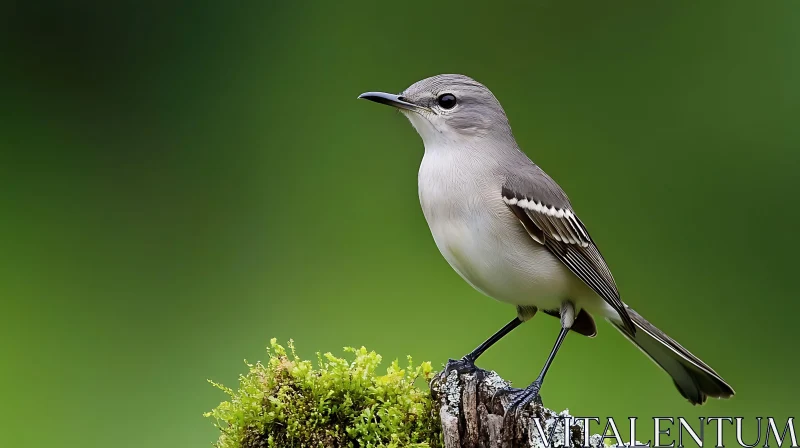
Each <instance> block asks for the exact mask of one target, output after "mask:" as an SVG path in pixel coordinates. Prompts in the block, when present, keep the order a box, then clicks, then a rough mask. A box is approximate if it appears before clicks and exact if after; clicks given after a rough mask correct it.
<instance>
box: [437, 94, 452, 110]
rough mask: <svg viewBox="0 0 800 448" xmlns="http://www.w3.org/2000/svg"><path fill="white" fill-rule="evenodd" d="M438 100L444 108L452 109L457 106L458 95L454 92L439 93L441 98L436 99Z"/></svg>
mask: <svg viewBox="0 0 800 448" xmlns="http://www.w3.org/2000/svg"><path fill="white" fill-rule="evenodd" d="M436 102H437V103H439V106H441V108H442V109H452V108H454V107H456V97H455V95H453V94H452V93H444V94H441V95H439V98H437V99H436Z"/></svg>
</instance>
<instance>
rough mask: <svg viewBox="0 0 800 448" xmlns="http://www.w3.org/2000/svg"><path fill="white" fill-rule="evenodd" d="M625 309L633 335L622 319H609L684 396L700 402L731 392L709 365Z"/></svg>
mask: <svg viewBox="0 0 800 448" xmlns="http://www.w3.org/2000/svg"><path fill="white" fill-rule="evenodd" d="M627 311H628V315H629V316H630V317H631V319H632V320H633V323H634V325H635V326H636V329H637V331H636V334H635V335H631V334H630V332H629V331H628V330H627V329H626V328H625V326H624V325H623V324H622V322H615V321H611V323H612V324H614V326H615V327H617V329H618V330H619V331H620V332H621V333H622V334H623V335H625V337H626V338H628V339H629V340H630V341H631V342H633V343H634V344H636V346H638V347H639V348H640V349H641V350H642V351H643V352H644V353H645V354H646V355H647V356H649V357H650V359H652V360H653V361H655V363H656V364H658V365H659V366H660V367H661V368H662V369H664V371H666V372H667V373H668V374H669V375H670V376H671V377H672V380H673V381H674V383H675V387H677V388H678V391H679V392H680V393H681V395H683V397H684V398H686V399H687V400H689V402H691V403H692V404H703V403H705V401H706V398H707V397H715V398H728V397H731V396H733V394H734V391H733V389H732V388H731V386H729V385H728V383H726V382H725V380H723V379H722V377H720V376H719V374H717V372H715V371H714V370H713V369H712V368H711V367H709V366H708V365H707V364H706V363H704V362H703V361H701V360H700V359H699V358H698V357H696V356H694V355H693V354H691V353H690V352H689V350H686V349H685V348H683V347H682V346H681V345H680V344H678V343H677V342H675V340H673V339H672V338H670V337H669V336H667V335H666V334H664V332H663V331H661V330H659V329H658V328H656V327H655V326H654V325H653V324H651V323H650V322H648V321H647V320H645V318H643V317H642V316H640V315H639V314H638V313H637V312H636V311H634V310H632V309H630V308H627Z"/></svg>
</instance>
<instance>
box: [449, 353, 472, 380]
mask: <svg viewBox="0 0 800 448" xmlns="http://www.w3.org/2000/svg"><path fill="white" fill-rule="evenodd" d="M454 370H455V371H456V372H458V374H459V375H462V374H465V373H474V372H475V371H477V370H478V367H477V366H475V362H474V361H472V360H471V359H469V358H466V357H464V358H461V359H450V360H448V361H447V365H446V366H444V373H445V376H447V374H449V373H450V372H452V371H454Z"/></svg>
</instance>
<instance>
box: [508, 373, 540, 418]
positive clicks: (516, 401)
mask: <svg viewBox="0 0 800 448" xmlns="http://www.w3.org/2000/svg"><path fill="white" fill-rule="evenodd" d="M541 388H542V382H541V381H539V380H536V381H534V382H533V383H531V385H530V386H528V387H526V388H525V389H515V388H508V389H504V390H501V391H498V393H506V394H509V395H511V403H509V405H508V408H506V413H505V417H504V419H505V420H506V421H508V420H509V419H512V420H513V419H514V418H516V415H517V414H518V413H519V412H521V411H522V410H524V409H525V407H526V406H527V405H528V404H530V403H531V402H534V403H536V404H537V405H539V406H544V405H543V403H542V397H541V396H540V395H539V390H540V389H541Z"/></svg>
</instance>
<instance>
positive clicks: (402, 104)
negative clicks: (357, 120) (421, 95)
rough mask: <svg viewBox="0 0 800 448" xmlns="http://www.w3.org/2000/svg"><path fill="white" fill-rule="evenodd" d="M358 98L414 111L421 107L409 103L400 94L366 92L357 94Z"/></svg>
mask: <svg viewBox="0 0 800 448" xmlns="http://www.w3.org/2000/svg"><path fill="white" fill-rule="evenodd" d="M358 98H359V99H364V100H370V101H375V102H376V103H381V104H386V105H387V106H393V107H396V108H398V109H405V110H411V111H415V112H416V111H419V110H420V109H422V108H421V107H420V106H417V105H416V104H414V103H409V102H408V101H406V99H405V98H403V97H402V96H398V95H392V94H391V93H383V92H366V93H362V94H361V95H359V96H358Z"/></svg>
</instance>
